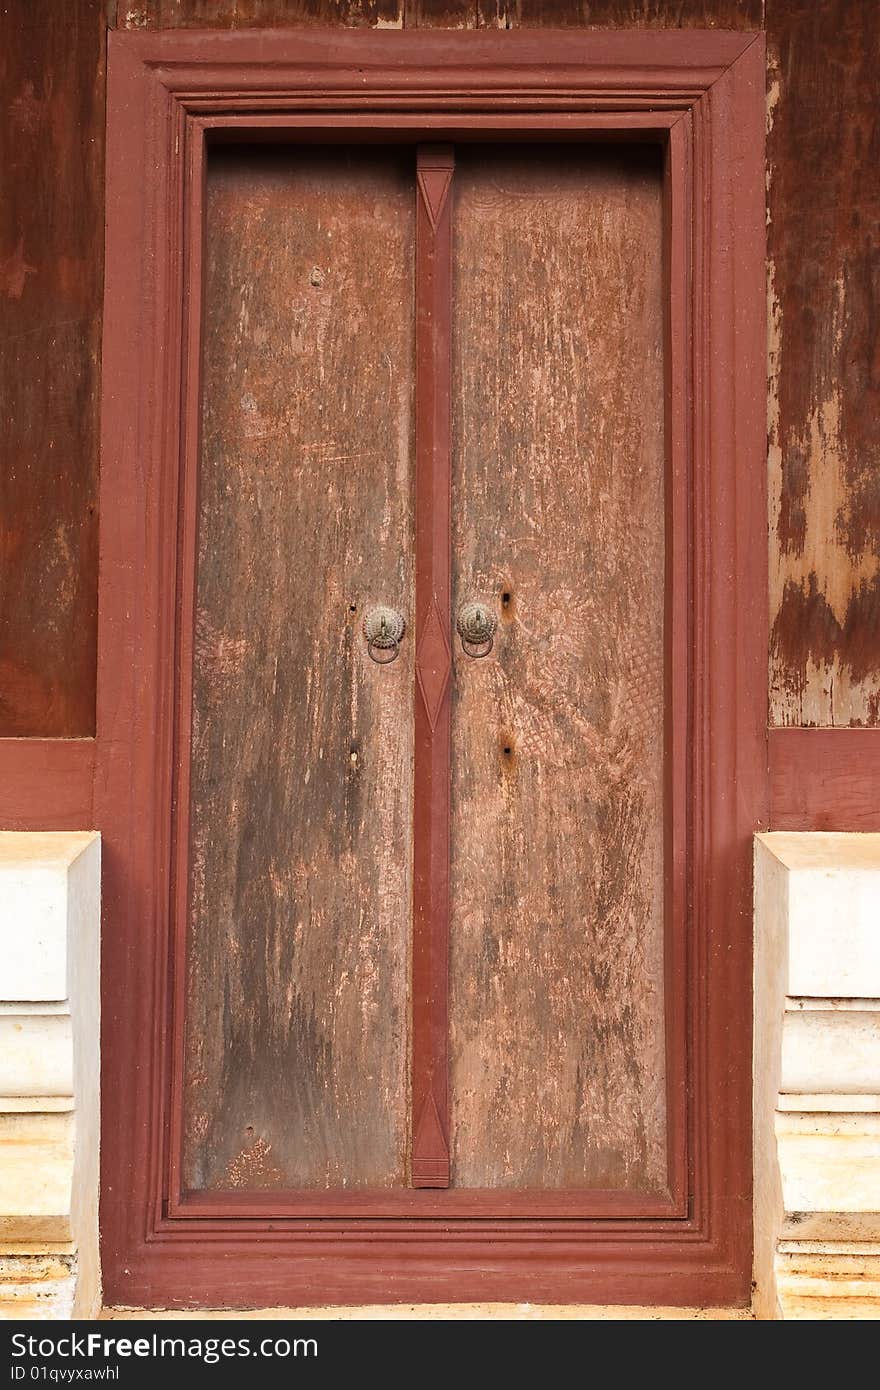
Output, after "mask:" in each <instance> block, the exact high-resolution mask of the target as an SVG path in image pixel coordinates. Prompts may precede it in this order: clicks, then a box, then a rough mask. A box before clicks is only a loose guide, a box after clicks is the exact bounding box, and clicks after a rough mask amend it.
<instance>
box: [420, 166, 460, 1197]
mask: <svg viewBox="0 0 880 1390" xmlns="http://www.w3.org/2000/svg"><path fill="white" fill-rule="evenodd" d="M452 170H453V153H452V149H451V148H450V147H448V146H443V145H425V146H420V147H419V150H418V157H417V182H418V211H417V219H418V220H417V227H416V683H417V686H418V693H417V697H416V702H415V767H414V774H415V776H414V781H415V786H414V825H413V1003H412V1029H413V1034H412V1036H413V1060H412V1100H413V1109H412V1114H413V1138H412V1185H413V1187H448V1186H449V1121H448V1112H449V1101H448V1062H447V1013H448V1008H447V998H448V956H449V780H450V705H449V677H450V668H451V648H450V604H451V578H450V572H451V556H450V477H451V466H450V434H451V431H450V373H451V354H450V320H451V309H452V294H451V289H452V282H451V257H452V223H451V211H450V209H451V199H450V197H449V192H450V188H451V185H452Z"/></svg>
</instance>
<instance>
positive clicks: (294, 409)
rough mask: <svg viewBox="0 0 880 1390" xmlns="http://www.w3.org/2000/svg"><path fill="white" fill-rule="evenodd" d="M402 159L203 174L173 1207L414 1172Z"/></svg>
mask: <svg viewBox="0 0 880 1390" xmlns="http://www.w3.org/2000/svg"><path fill="white" fill-rule="evenodd" d="M411 165H412V156H411V154H410V155H409V156H408V155H407V154H406V153H405V152H404V153H402V154H401V155H399V156H398V155H397V154H396V153H394V152H387V151H382V152H376V153H371V154H369V155H367V153H366V152H365V151H364V149H363V148H361V149H360V150H358V152H357V154H356V156H355V155H352V154H350V153H349V152H348V151H347V150H345V149H339V148H337V149H334V150H318V149H315V148H303V147H300V148H294V149H291V148H287V149H284V150H275V151H272V150H269V151H266V150H257V149H249V148H246V147H239V148H238V149H233V150H229V151H220V152H218V153H216V154H214V155H212V156H211V158H210V160H209V165H208V179H207V197H206V231H205V263H206V271H205V287H204V293H205V309H204V329H203V378H202V379H203V393H202V399H203V406H202V443H201V463H200V476H199V494H198V506H197V517H198V520H197V564H196V579H195V592H194V594H193V595H192V596H191V600H192V622H193V627H194V645H193V650H194V657H193V663H192V670H191V672H187V671H184V672H182V676H181V678H182V681H183V682H184V685H183V687H182V690H181V701H182V706H183V707H184V708H185V709H186V710H187V711H190V712H191V720H192V737H191V754H190V758H189V789H188V793H187V790H186V786H185V782H186V778H184V785H183V786H182V792H183V795H182V797H181V805H180V806H179V808H178V814H179V816H180V820H179V823H178V834H179V835H183V836H185V838H186V843H188V846H189V870H188V874H187V883H188V889H187V893H188V909H187V919H188V920H187V950H186V981H185V986H184V989H183V993H184V995H185V1026H184V1035H185V1064H184V1074H183V1085H182V1102H183V1126H182V1128H183V1134H182V1141H183V1164H182V1176H183V1186H184V1188H185V1189H188V1190H190V1191H199V1190H201V1191H205V1190H212V1191H218V1190H224V1189H238V1190H242V1191H249V1190H250V1191H254V1190H266V1189H278V1190H281V1189H290V1188H300V1189H302V1188H321V1189H326V1188H333V1187H338V1188H341V1187H346V1188H352V1187H355V1188H356V1187H390V1186H397V1185H400V1184H402V1183H404V1182H405V1180H406V1167H407V1161H408V1160H407V1151H408V1144H409V1134H408V1108H409V1107H408V1101H409V998H408V993H409V976H410V937H411V927H410V920H411V918H410V913H411V908H410V899H411V882H410V879H411V869H410V863H411V857H412V854H411V826H412V744H411V740H412V723H413V721H412V698H413V689H414V682H413V663H412V645H413V644H412V641H411V640H410V639H411V620H412V585H413V575H412V555H413V399H414V367H413V362H414V342H413V332H414V327H413V273H414V269H413V259H414V225H413V224H414V195H413V173H412V167H411ZM380 603H381V604H389V605H391V606H393V607H394V608H397V609H399V610H400V611H401V612H402V613H403V614H404V615H405V617H406V620H407V624H408V631H407V635H406V637H405V639H404V641H403V643H402V646H401V653H400V657H399V659H398V660H396V661H395V662H393V663H392V664H390V665H379V664H377V663H374V662H373V661H371V660H370V659H369V656H368V654H367V650H366V644H365V641H364V638H363V634H362V622H363V618H364V614H365V611H366V610H367V609H369V607H370V606H371V605H373V604H380ZM184 604H185V605H186V596H184ZM184 618H185V620H187V615H186V613H185V614H184ZM190 682H191V689H190ZM182 751H183V754H184V756H185V753H186V750H185V749H184V750H182Z"/></svg>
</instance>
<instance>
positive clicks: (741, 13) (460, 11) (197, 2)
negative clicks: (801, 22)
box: [117, 0, 764, 29]
mask: <svg viewBox="0 0 880 1390" xmlns="http://www.w3.org/2000/svg"><path fill="white" fill-rule="evenodd" d="M763 11H764V2H763V0H119V3H118V7H117V16H118V20H117V22H118V24H119V26H120V28H123V27H124V28H130V29H142V28H153V29H162V28H198V27H200V26H204V27H206V28H213V27H218V28H224V29H226V28H229V29H232V28H242V29H243V28H256V27H258V26H260V25H281V24H348V25H355V26H358V27H360V26H372V25H381V26H384V27H389V28H418V27H423V28H436V29H465V28H467V29H475V28H483V27H486V28H488V27H493V28H499V29H514V28H518V27H520V26H524V27H535V28H540V27H550V26H556V27H565V26H571V27H576V28H585V27H587V26H589V25H594V26H596V27H604V28H616V27H620V28H624V27H628V28H635V27H641V28H658V29H675V28H699V27H702V26H705V27H707V28H716V29H717V28H726V29H760V28H761V24H762V18H763Z"/></svg>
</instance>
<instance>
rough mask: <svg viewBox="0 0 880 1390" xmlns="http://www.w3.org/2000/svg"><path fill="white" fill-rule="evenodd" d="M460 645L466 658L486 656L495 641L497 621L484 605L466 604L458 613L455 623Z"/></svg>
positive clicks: (486, 605)
mask: <svg viewBox="0 0 880 1390" xmlns="http://www.w3.org/2000/svg"><path fill="white" fill-rule="evenodd" d="M456 627H457V629H458V635H459V637H460V638H461V645H462V647H463V648H464V650H465V651H466V652H467V654H468V656H472V657H474V658H477V657H481V656H488V655H489V653H490V651H491V650H492V645H493V642H494V640H495V630H496V628H497V627H498V619H497V618H496V617H495V614H494V613H493V612H492V610H491V609H490V608H489V606H488V604H485V603H466V604H464V606H463V607H462V608H460V609H459V611H458V622H457V623H456Z"/></svg>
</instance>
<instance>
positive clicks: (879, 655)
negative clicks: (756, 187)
mask: <svg viewBox="0 0 880 1390" xmlns="http://www.w3.org/2000/svg"><path fill="white" fill-rule="evenodd" d="M767 23H768V27H769V55H770V72H769V106H770V114H771V127H770V135H769V146H768V157H769V162H770V180H769V227H768V251H769V258H770V284H771V292H772V294H771V329H772V332H771V355H770V366H771V383H770V384H771V410H770V420H771V433H770V464H771V497H772V498H773V503H774V504H773V511H772V516H771V528H772V536H773V543H772V544H771V599H770V602H771V609H770V611H771V618H772V624H773V642H772V648H771V722H773V723H777V724H808V725H823V724H824V725H858V724H864V723H875V722H876V721H877V715H876V710H877V705H878V698H880V621H878V619H880V608H878V605H877V596H878V591H880V436H878V431H877V420H878V419H880V353H878V348H877V345H878V342H880V309H878V305H880V280H878V264H880V119H878V114H877V110H878V108H877V69H878V64H880V26H878V24H877V14H876V10H875V7H874V6H873V5H864V4H853V3H852V0H826V3H823V4H822V5H815V4H812V3H810V0H769V3H768V11H767Z"/></svg>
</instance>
